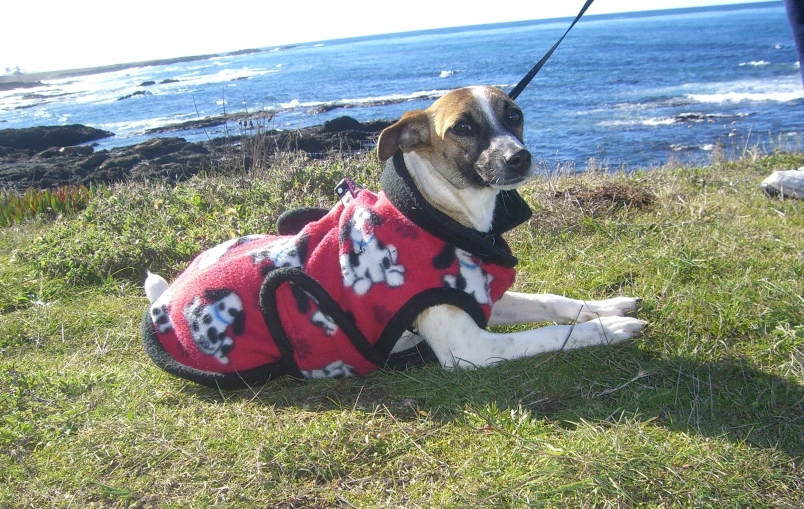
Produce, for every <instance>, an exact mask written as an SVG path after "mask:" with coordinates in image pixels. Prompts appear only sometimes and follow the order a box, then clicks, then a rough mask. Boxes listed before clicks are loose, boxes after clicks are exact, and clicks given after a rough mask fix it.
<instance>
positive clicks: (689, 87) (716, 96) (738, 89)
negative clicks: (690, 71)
mask: <svg viewBox="0 0 804 509" xmlns="http://www.w3.org/2000/svg"><path fill="white" fill-rule="evenodd" d="M682 88H683V89H684V90H685V91H687V93H686V94H685V97H687V98H688V99H690V100H692V101H695V102H697V103H713V104H723V103H739V102H777V103H782V102H789V101H795V100H798V99H803V98H804V89H803V88H802V87H801V78H800V77H799V76H798V75H795V76H785V77H775V78H773V79H764V80H742V81H734V82H729V83H706V84H696V83H689V84H686V85H684V86H683V87H682Z"/></svg>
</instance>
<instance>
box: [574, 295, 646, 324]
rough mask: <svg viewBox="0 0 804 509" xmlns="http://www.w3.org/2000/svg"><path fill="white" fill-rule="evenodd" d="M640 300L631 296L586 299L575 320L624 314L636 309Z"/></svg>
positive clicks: (582, 320) (580, 320) (588, 319)
mask: <svg viewBox="0 0 804 509" xmlns="http://www.w3.org/2000/svg"><path fill="white" fill-rule="evenodd" d="M641 300H642V299H639V298H633V297H615V298H613V299H606V300H592V301H587V302H586V303H585V304H584V306H583V309H582V310H581V312H580V314H579V315H578V318H577V320H576V321H578V322H588V321H590V320H596V319H597V318H602V317H605V316H625V315H627V314H628V313H632V312H634V311H636V309H637V306H639V303H640V301H641Z"/></svg>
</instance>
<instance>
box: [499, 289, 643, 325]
mask: <svg viewBox="0 0 804 509" xmlns="http://www.w3.org/2000/svg"><path fill="white" fill-rule="evenodd" d="M639 300H640V299H634V298H631V297H615V298H613V299H607V300H591V301H583V300H577V299H570V298H567V297H561V296H558V295H551V294H547V293H545V294H528V293H517V292H505V294H504V295H503V296H502V298H501V299H500V300H498V301H497V302H496V303H494V306H493V307H492V308H491V319H490V320H489V325H513V324H518V323H534V322H557V323H582V322H588V321H589V320H594V319H596V318H601V317H604V316H625V315H626V314H627V313H629V312H632V311H635V310H636V308H637V304H639Z"/></svg>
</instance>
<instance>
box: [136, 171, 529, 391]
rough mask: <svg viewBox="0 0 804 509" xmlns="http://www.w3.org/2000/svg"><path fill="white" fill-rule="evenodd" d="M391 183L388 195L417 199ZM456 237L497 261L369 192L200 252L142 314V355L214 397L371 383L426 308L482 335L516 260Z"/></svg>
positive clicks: (406, 184) (403, 182)
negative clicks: (292, 379) (216, 393)
mask: <svg viewBox="0 0 804 509" xmlns="http://www.w3.org/2000/svg"><path fill="white" fill-rule="evenodd" d="M398 159H401V158H397V162H399V161H398ZM402 166H403V170H404V175H403V176H405V177H409V176H408V175H407V172H406V169H404V163H402ZM388 171H389V170H386V172H388ZM398 177H399V175H397V178H394V179H392V180H393V182H394V184H391V185H390V187H392V188H394V189H395V190H396V191H397V193H396V194H397V195H400V194H406V195H407V196H408V197H411V196H412V197H413V198H414V199H420V195H418V191H417V190H415V189H411V186H410V184H411V182H410V181H409V180H407V179H404V178H403V179H400V178H398ZM383 179H384V180H387V179H386V178H385V176H383ZM400 187H401V188H403V189H402V192H401V193H400V192H399V189H400ZM411 193H412V194H411ZM396 201H397V203H398V204H399V205H401V206H402V207H403V208H409V204H408V203H407V202H406V199H405V198H398V199H397V200H396ZM413 208H417V206H415V205H414V206H413ZM436 212H437V211H436ZM528 212H529V209H528ZM416 214H417V213H415V212H414V214H413V216H416ZM444 217H446V216H444ZM432 219H433V218H432V217H430V216H428V220H432ZM420 222H421V221H420ZM425 226H426V225H425ZM452 227H453V228H454V225H452ZM460 228H463V227H459V229H460ZM463 229H464V230H467V231H469V232H470V235H473V234H476V235H477V236H478V238H479V239H481V240H480V241H479V242H483V244H484V245H482V246H481V249H480V251H484V250H488V249H491V252H492V253H495V254H497V255H499V256H498V257H497V258H499V259H497V260H489V259H488V258H489V257H488V256H478V255H476V254H473V253H472V252H471V250H467V249H466V248H467V247H471V243H469V244H467V243H466V242H465V241H458V242H449V241H445V239H444V238H443V237H444V236H445V235H444V234H440V236H437V235H436V234H434V233H433V232H432V231H428V229H426V228H423V227H422V226H420V225H417V224H416V223H414V221H413V220H411V218H410V217H408V216H407V215H405V214H404V213H403V212H402V211H400V209H399V208H398V207H397V206H395V204H394V203H392V200H391V199H389V197H388V196H387V195H386V194H385V193H379V194H374V193H372V192H370V191H367V190H362V191H360V192H359V194H357V196H356V198H355V199H353V200H351V201H350V202H348V203H347V204H346V205H344V204H343V203H338V204H337V205H336V206H335V207H334V208H333V209H332V210H330V211H329V212H328V213H326V215H324V216H323V217H321V218H320V219H318V220H316V221H313V222H310V223H308V224H306V225H305V226H304V227H303V228H302V229H301V231H299V233H297V234H296V235H292V236H272V235H250V236H246V237H240V238H237V239H233V240H230V241H228V242H225V243H223V244H220V245H218V246H216V247H214V248H212V249H209V250H207V251H205V252H203V253H201V254H200V255H199V256H198V257H197V258H196V259H195V260H193V262H191V263H190V265H189V266H188V267H187V269H186V270H185V271H184V272H183V273H182V274H181V275H180V276H179V277H178V278H177V279H176V280H175V281H174V282H173V283H172V284H171V285H170V287H169V288H168V290H167V291H166V292H165V293H164V294H162V295H161V296H160V297H159V299H158V300H157V301H156V302H154V303H153V304H152V305H151V306H150V308H149V311H148V313H146V319H145V321H144V324H143V330H144V339H145V344H146V350H147V351H148V353H149V354H150V355H151V357H152V358H153V359H154V360H155V361H156V362H157V364H159V365H160V366H161V367H163V368H165V369H166V370H168V371H170V372H172V373H174V374H177V375H179V376H183V377H185V378H189V379H191V380H194V381H196V382H200V383H203V384H206V385H212V386H214V385H218V386H222V387H237V386H242V385H244V384H254V383H260V382H264V381H267V380H269V379H271V378H272V377H274V376H277V375H282V374H294V375H297V376H298V375H301V376H304V377H306V378H321V377H339V376H351V375H361V374H365V373H368V372H371V371H373V370H375V369H377V368H378V367H381V366H383V365H386V364H388V359H389V356H390V352H391V350H392V349H393V347H394V344H395V343H396V341H397V340H398V338H399V337H400V336H401V335H402V333H403V332H404V331H405V330H406V329H407V328H408V327H410V326H411V323H412V322H413V321H414V320H415V318H416V316H418V314H419V313H420V312H421V311H423V310H424V309H426V308H427V307H430V306H433V305H437V304H452V305H455V306H458V307H460V308H462V309H464V310H466V311H467V312H468V313H470V315H471V316H473V317H474V319H475V320H476V321H477V322H478V324H480V325H481V326H485V324H486V321H487V320H488V317H489V316H490V313H491V306H492V304H493V303H494V302H495V301H497V300H498V299H499V298H500V297H501V296H502V295H503V293H504V292H505V291H506V290H507V289H508V288H509V287H510V286H511V285H512V283H513V281H514V275H515V271H514V270H513V266H514V265H515V264H516V259H515V258H513V257H512V256H510V250H508V247H507V245H505V242H504V241H503V240H502V238H501V237H499V236H497V237H493V242H494V243H495V244H500V245H492V244H491V243H490V242H489V241H488V240H487V239H490V238H492V237H490V236H488V235H486V236H483V234H480V233H478V232H474V231H473V230H468V229H465V228H463ZM472 232H473V233H472ZM460 233H465V232H459V234H460ZM447 237H449V235H447ZM472 242H478V240H477V239H473V240H472ZM489 246H490V247H489ZM496 251H500V252H499V253H496ZM484 258H485V259H484ZM491 258H495V257H494V256H492V257H491Z"/></svg>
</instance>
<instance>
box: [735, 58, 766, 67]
mask: <svg viewBox="0 0 804 509" xmlns="http://www.w3.org/2000/svg"><path fill="white" fill-rule="evenodd" d="M747 65H748V66H751V67H765V66H766V65H771V63H770V62H766V61H765V60H752V61H751V62H742V63H741V64H740V67H745V66H747Z"/></svg>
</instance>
